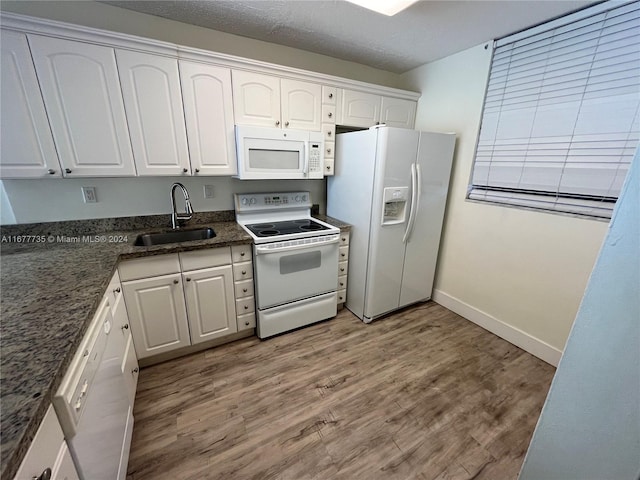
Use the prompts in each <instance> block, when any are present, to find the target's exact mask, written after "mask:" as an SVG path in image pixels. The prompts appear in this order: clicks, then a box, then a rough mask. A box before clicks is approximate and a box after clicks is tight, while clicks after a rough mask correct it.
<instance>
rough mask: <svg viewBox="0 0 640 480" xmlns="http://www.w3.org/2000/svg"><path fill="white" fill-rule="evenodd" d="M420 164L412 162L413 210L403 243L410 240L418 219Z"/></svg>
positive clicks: (410, 213)
mask: <svg viewBox="0 0 640 480" xmlns="http://www.w3.org/2000/svg"><path fill="white" fill-rule="evenodd" d="M418 172H419V171H418V166H417V165H416V164H415V163H412V164H411V210H410V211H409V221H408V222H407V229H406V230H405V232H404V237H402V243H407V240H409V236H410V235H411V232H412V231H413V225H414V223H415V220H416V213H417V210H418V198H419V189H420V182H419V181H418V175H419V173H418Z"/></svg>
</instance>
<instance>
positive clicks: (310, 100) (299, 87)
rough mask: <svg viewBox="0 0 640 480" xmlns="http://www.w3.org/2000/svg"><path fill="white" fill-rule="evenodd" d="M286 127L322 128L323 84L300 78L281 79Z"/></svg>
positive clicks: (315, 129)
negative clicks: (304, 80) (303, 80)
mask: <svg viewBox="0 0 640 480" xmlns="http://www.w3.org/2000/svg"><path fill="white" fill-rule="evenodd" d="M280 95H281V102H282V103H281V105H282V122H283V127H284V128H295V129H299V130H311V131H316V132H319V131H320V130H321V129H322V86H321V85H318V84H316V83H309V82H301V81H299V80H287V79H282V80H280Z"/></svg>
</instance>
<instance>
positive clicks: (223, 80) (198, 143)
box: [180, 60, 238, 175]
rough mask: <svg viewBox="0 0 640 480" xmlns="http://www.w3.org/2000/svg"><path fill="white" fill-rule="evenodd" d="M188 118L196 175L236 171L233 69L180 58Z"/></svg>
mask: <svg viewBox="0 0 640 480" xmlns="http://www.w3.org/2000/svg"><path fill="white" fill-rule="evenodd" d="M180 82H181V84H182V98H183V101H184V118H185V121H186V124H187V136H188V138H189V153H190V155H191V168H192V173H193V174H194V175H235V174H236V173H238V168H237V163H236V140H235V130H234V119H233V93H232V88H231V70H229V69H228V68H222V67H216V66H213V65H204V64H202V63H195V62H185V61H182V60H181V61H180Z"/></svg>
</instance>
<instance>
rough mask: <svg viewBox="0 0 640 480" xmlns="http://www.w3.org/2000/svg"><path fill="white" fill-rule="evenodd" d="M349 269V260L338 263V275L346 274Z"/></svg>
mask: <svg viewBox="0 0 640 480" xmlns="http://www.w3.org/2000/svg"><path fill="white" fill-rule="evenodd" d="M348 271H349V262H348V261H346V260H345V261H343V262H339V263H338V275H346V274H347V272H348Z"/></svg>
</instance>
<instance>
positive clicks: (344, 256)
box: [338, 246, 349, 262]
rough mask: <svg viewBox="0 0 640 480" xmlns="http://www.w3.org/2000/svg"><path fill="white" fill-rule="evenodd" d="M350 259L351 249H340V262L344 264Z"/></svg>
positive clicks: (346, 247)
mask: <svg viewBox="0 0 640 480" xmlns="http://www.w3.org/2000/svg"><path fill="white" fill-rule="evenodd" d="M348 258H349V247H348V246H344V247H340V253H339V254H338V261H339V262H343V261H345V260H347V259H348Z"/></svg>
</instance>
